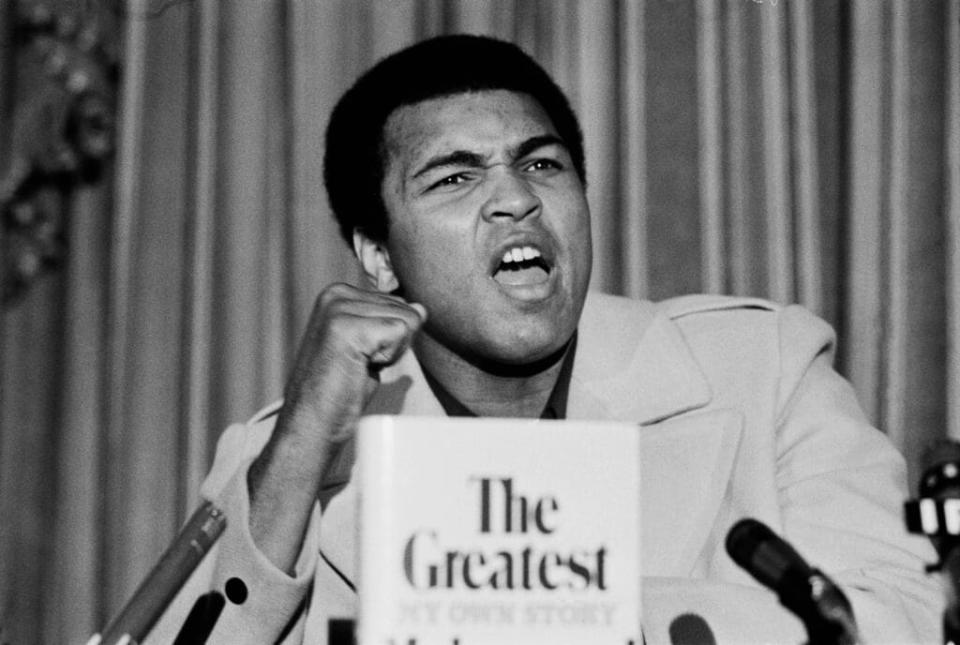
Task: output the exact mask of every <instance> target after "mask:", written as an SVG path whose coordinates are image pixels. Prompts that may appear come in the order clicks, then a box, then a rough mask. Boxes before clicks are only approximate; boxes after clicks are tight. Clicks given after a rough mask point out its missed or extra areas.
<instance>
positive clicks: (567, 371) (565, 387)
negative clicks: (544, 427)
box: [420, 332, 577, 419]
mask: <svg viewBox="0 0 960 645" xmlns="http://www.w3.org/2000/svg"><path fill="white" fill-rule="evenodd" d="M576 350H577V333H576V332H574V333H573V337H572V338H571V339H570V343H569V345H568V347H567V351H566V353H564V355H563V364H562V365H561V366H560V372H559V373H558V374H557V382H556V383H555V384H554V386H553V390H551V391H550V398H548V399H547V404H546V406H544V408H543V412H541V413H540V418H541V419H566V418H567V397H568V396H569V394H570V375H571V374H572V373H573V358H574V354H576ZM420 367H421V368H422V369H423V376H424V377H425V378H426V381H427V384H428V385H429V386H430V389H431V390H432V391H433V395H434V396H435V397H437V400H438V401H439V402H440V405H441V406H443V410H444V412H446V413H447V416H449V417H475V416H478V415H477V414H476V413H475V412H474V411H473V410H471V409H470V408H468V407H467V406H465V405H464V404H463V403H462V402H461V401H460V400H459V399H458V398H457V397H455V396H454V395H453V394H451V393H450V391H449V390H447V389H446V388H445V387H443V385H441V384H440V381H438V380H437V379H435V378H434V377H433V375H432V374H431V373H430V372H428V371H427V369H426V368H425V367H423V365H422V364H421V366H420Z"/></svg>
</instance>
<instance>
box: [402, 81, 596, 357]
mask: <svg viewBox="0 0 960 645" xmlns="http://www.w3.org/2000/svg"><path fill="white" fill-rule="evenodd" d="M384 142H385V146H386V151H387V161H386V172H385V177H384V182H383V200H384V204H385V205H386V208H387V214H388V217H389V231H390V232H389V240H388V242H387V250H388V252H389V256H390V260H391V263H392V266H393V271H394V273H395V274H396V276H397V278H398V279H399V281H400V285H401V286H402V288H403V292H404V294H405V296H406V297H407V299H408V300H409V301H411V302H419V303H421V304H423V305H424V306H425V307H426V308H427V312H428V320H427V323H426V325H425V327H424V331H423V332H422V333H425V334H427V335H429V336H430V337H431V338H432V339H433V340H435V341H437V342H439V343H440V344H441V345H443V346H445V347H447V348H448V349H450V350H452V351H454V352H455V353H457V354H459V355H460V356H462V357H464V358H466V359H468V360H471V361H473V362H475V363H476V362H479V363H480V364H484V363H490V362H494V363H497V364H505V365H522V364H526V363H530V362H533V361H536V360H539V359H542V358H545V357H547V356H549V355H550V354H551V353H553V352H555V351H557V350H558V349H560V348H561V347H562V346H563V344H564V343H566V342H567V340H569V338H570V336H571V334H572V333H573V331H574V329H575V328H576V326H577V321H578V319H579V317H580V310H581V309H582V306H583V300H584V297H585V295H586V291H587V285H588V283H589V279H590V266H591V241H590V213H589V210H588V207H587V202H586V197H585V195H584V188H583V184H582V183H581V181H580V179H579V177H578V176H577V173H576V171H575V169H574V167H573V164H572V162H571V159H570V155H569V153H568V151H567V149H566V147H565V146H564V144H563V142H562V141H561V140H560V139H559V137H558V135H557V132H556V129H555V128H554V126H553V124H552V123H551V121H550V119H549V118H548V117H547V115H546V113H545V112H544V111H543V109H542V108H541V107H540V105H539V104H538V103H537V102H536V101H535V100H534V99H533V98H531V97H529V96H528V95H525V94H518V93H514V92H509V91H503V90H497V91H483V92H474V93H465V94H457V95H453V96H449V97H445V98H437V99H431V100H427V101H423V102H421V103H417V104H414V105H410V106H404V107H401V108H399V109H397V110H396V111H395V112H394V113H393V114H392V115H391V116H390V118H389V119H388V120H387V123H386V127H385V128H384Z"/></svg>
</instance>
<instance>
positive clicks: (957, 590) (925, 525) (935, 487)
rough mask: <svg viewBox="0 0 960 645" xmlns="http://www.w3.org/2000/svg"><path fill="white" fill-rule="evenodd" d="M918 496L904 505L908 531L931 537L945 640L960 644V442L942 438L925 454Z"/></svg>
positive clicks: (933, 566) (933, 568) (932, 566)
mask: <svg viewBox="0 0 960 645" xmlns="http://www.w3.org/2000/svg"><path fill="white" fill-rule="evenodd" d="M923 463H924V464H926V467H925V468H924V471H923V475H922V476H921V477H920V487H919V490H920V498H919V499H914V500H910V501H908V502H906V503H905V504H904V516H905V519H906V524H907V530H909V531H910V532H911V533H920V534H924V535H927V536H929V537H930V539H931V541H932V542H933V546H934V548H935V549H936V550H937V555H938V556H939V557H940V562H938V563H936V564H934V565H930V566H928V567H927V571H942V572H943V574H944V578H945V579H946V593H947V606H946V608H945V609H944V611H943V638H944V642H945V643H960V600H958V596H960V549H958V548H957V547H958V546H960V444H958V443H957V442H955V441H950V440H947V439H944V440H942V441H938V442H936V443H934V444H933V445H932V446H931V447H930V448H929V449H928V450H927V451H926V453H924V458H923Z"/></svg>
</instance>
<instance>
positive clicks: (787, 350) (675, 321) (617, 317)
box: [588, 294, 835, 362]
mask: <svg viewBox="0 0 960 645" xmlns="http://www.w3.org/2000/svg"><path fill="white" fill-rule="evenodd" d="M588 304H589V305H590V308H591V319H594V320H597V319H599V320H602V321H603V324H604V325H605V326H606V328H607V329H614V328H617V327H621V326H626V327H631V326H633V325H632V324H631V322H630V321H632V320H638V319H643V318H646V319H647V320H657V319H659V320H660V321H662V322H663V323H666V324H667V325H668V326H670V327H673V328H674V329H675V330H677V331H678V332H679V334H680V335H681V336H682V337H683V338H684V340H685V341H686V343H687V345H688V346H689V347H690V349H692V350H694V352H695V353H700V352H705V353H708V354H711V355H716V356H717V357H719V356H721V355H726V356H727V357H730V358H732V357H737V356H739V357H742V358H744V359H745V358H746V357H747V356H748V355H750V354H758V353H759V354H763V355H765V356H767V357H768V360H778V361H779V360H780V359H784V360H787V361H788V362H789V361H792V360H799V361H801V362H803V361H804V360H805V359H804V357H809V356H810V355H811V354H812V355H816V354H819V353H821V352H824V351H828V352H829V351H831V350H832V348H833V346H834V344H835V335H834V331H833V328H832V327H831V326H830V325H829V324H827V323H826V322H825V321H824V320H822V319H821V318H819V317H818V316H816V315H815V314H813V313H812V312H810V311H809V310H808V309H806V308H804V307H802V306H800V305H795V304H781V303H777V302H773V301H771V300H766V299H763V298H751V297H742V296H724V295H709V294H707V295H701V294H698V295H684V296H679V297H676V298H669V299H666V300H661V301H656V302H651V301H645V300H636V299H632V298H624V297H621V296H611V295H605V294H591V297H590V299H589V300H588Z"/></svg>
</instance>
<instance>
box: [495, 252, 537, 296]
mask: <svg viewBox="0 0 960 645" xmlns="http://www.w3.org/2000/svg"><path fill="white" fill-rule="evenodd" d="M551 270H552V268H551V267H550V264H549V263H548V262H547V261H546V260H545V259H544V257H543V254H542V253H541V252H540V249H538V248H536V247H535V246H530V245H523V246H514V247H512V248H509V249H507V250H506V251H504V253H503V258H502V259H501V260H500V263H499V264H498V265H497V267H496V269H495V270H494V272H493V279H494V280H496V281H497V282H499V283H500V284H502V285H507V286H511V287H518V286H525V285H534V284H541V283H543V282H546V281H547V280H548V279H549V278H550V272H551Z"/></svg>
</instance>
